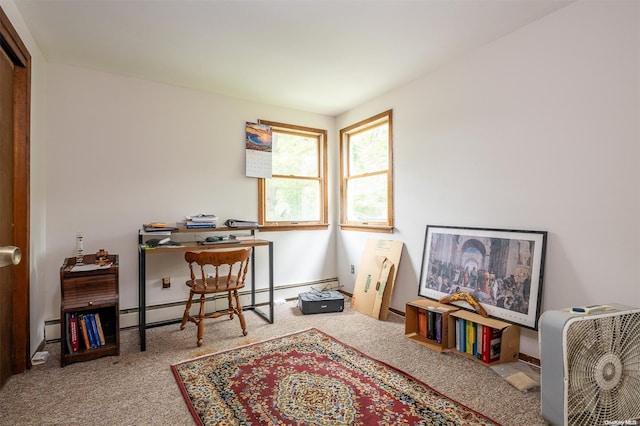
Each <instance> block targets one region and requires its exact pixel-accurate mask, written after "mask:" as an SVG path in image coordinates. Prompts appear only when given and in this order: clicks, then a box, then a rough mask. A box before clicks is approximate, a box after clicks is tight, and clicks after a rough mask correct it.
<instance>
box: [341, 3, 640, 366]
mask: <svg viewBox="0 0 640 426" xmlns="http://www.w3.org/2000/svg"><path fill="white" fill-rule="evenodd" d="M639 55H640V3H637V2H614V1H607V2H592V1H582V2H578V3H575V4H572V5H570V6H568V7H566V8H564V9H561V10H560V11H558V12H556V13H554V14H552V15H549V16H547V17H545V18H543V19H541V20H539V21H537V22H534V23H532V24H530V25H528V26H526V27H524V28H522V29H520V30H518V31H516V32H514V33H512V34H510V35H508V36H506V37H504V38H502V39H500V40H498V41H496V42H493V43H491V44H488V45H486V46H484V47H482V48H480V49H477V50H476V51H474V52H473V53H471V54H469V55H466V56H464V57H462V58H459V59H458V60H456V61H454V62H452V63H450V64H448V65H447V66H444V67H442V68H440V69H439V70H437V71H435V72H433V73H431V74H429V75H426V76H424V77H423V78H421V79H419V80H417V81H414V82H412V83H410V84H407V85H406V86H404V87H401V88H398V89H397V90H394V91H392V92H390V93H388V94H386V95H384V96H381V97H380V98H378V99H375V100H373V101H371V102H368V103H366V104H364V105H362V106H360V107H358V108H356V109H354V110H352V111H349V112H348V113H346V114H343V115H342V116H340V117H338V120H337V123H336V124H337V126H336V127H337V128H338V129H340V128H342V127H345V126H347V125H349V124H351V123H353V122H356V121H358V120H361V119H363V118H366V117H368V116H370V115H373V114H375V113H378V112H381V111H384V110H386V109H389V108H393V114H394V115H393V118H394V123H393V124H394V176H395V186H394V195H395V220H396V232H395V233H394V234H393V235H391V236H386V238H392V239H398V240H401V241H404V242H405V244H406V245H405V251H404V253H403V258H402V260H401V266H400V269H399V272H398V277H397V281H396V285H395V289H394V295H393V298H392V302H391V306H392V307H393V308H396V309H399V310H402V311H404V304H405V303H406V302H407V301H409V300H412V299H415V298H417V294H418V279H419V277H418V276H419V274H420V267H421V262H422V255H423V243H424V234H425V228H426V225H428V224H432V225H461V226H473V227H489V228H508V229H532V230H545V231H548V233H549V234H548V242H547V254H546V263H545V273H544V286H543V302H542V308H543V310H547V309H560V308H564V307H568V306H575V305H584V304H595V303H606V302H614V301H617V302H620V303H625V304H629V305H632V306H640V286H639V285H638V280H637V267H638V265H639V264H640V262H639V261H640V246H639V245H638V240H639V239H640V228H639V225H638V218H640V189H639V185H640V167H639V166H640V125H639V122H640V56H639ZM417 182H419V183H420V184H419V185H417V184H416V183H417ZM367 237H371V238H385V236H384V235H382V234H359V233H354V232H342V233H340V234H339V237H338V249H337V253H338V276H339V280H340V282H341V284H344V285H345V286H346V288H347V290H349V289H353V283H354V277H355V276H354V275H351V274H350V273H349V265H350V264H352V263H355V264H358V262H359V258H360V253H361V251H362V248H363V247H364V239H365V238H367ZM520 349H521V352H523V353H525V354H529V355H532V356H536V357H537V356H539V351H538V342H537V334H536V333H535V332H534V331H531V330H523V335H522V339H521V347H520Z"/></svg>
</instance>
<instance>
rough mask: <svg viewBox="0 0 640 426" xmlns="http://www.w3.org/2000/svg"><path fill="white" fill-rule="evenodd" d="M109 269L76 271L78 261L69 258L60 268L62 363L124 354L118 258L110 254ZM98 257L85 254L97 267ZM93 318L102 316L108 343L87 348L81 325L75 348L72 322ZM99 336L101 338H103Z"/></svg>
mask: <svg viewBox="0 0 640 426" xmlns="http://www.w3.org/2000/svg"><path fill="white" fill-rule="evenodd" d="M109 260H110V261H111V265H110V266H109V267H108V268H103V269H94V270H86V271H73V267H74V266H75V265H76V258H75V257H71V258H67V259H65V261H64V264H63V265H62V267H61V268H60V292H61V297H60V324H61V330H60V342H61V345H62V347H61V357H60V364H61V366H62V367H64V366H65V365H67V364H71V363H73V362H82V361H89V360H92V359H96V358H100V357H103V356H110V355H120V315H119V312H120V305H119V289H118V285H119V284H118V255H109ZM95 261H96V257H95V255H85V256H84V257H83V263H84V264H85V265H93V264H95ZM91 315H93V316H94V318H95V317H99V323H100V325H101V328H102V335H103V337H104V344H101V345H99V346H98V347H87V345H86V344H85V343H84V339H83V333H82V330H81V328H80V326H79V324H78V328H77V331H78V341H79V348H78V349H77V350H73V349H72V345H71V340H70V333H71V330H70V327H69V323H70V321H72V318H73V317H74V316H75V318H76V321H77V320H78V319H79V318H81V317H83V318H87V316H91ZM99 334H100V333H98V339H99V337H100V336H99Z"/></svg>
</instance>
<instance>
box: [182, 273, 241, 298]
mask: <svg viewBox="0 0 640 426" xmlns="http://www.w3.org/2000/svg"><path fill="white" fill-rule="evenodd" d="M195 282H196V284H195V285H193V280H188V281H187V282H186V283H185V284H186V285H187V286H188V287H190V288H191V290H192V291H193V292H194V293H199V294H200V293H204V294H213V293H225V292H227V291H233V290H239V289H241V288H244V283H239V282H238V277H236V276H232V277H231V279H230V280H228V282H227V277H220V279H219V281H218V286H217V287H216V283H215V279H214V278H207V286H206V287H205V286H203V285H202V280H201V279H199V278H198V279H196V280H195Z"/></svg>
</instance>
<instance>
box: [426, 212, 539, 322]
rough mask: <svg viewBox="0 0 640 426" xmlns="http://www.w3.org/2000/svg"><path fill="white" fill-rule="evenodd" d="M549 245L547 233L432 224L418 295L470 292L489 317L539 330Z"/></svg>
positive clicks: (465, 305)
mask: <svg viewBox="0 0 640 426" xmlns="http://www.w3.org/2000/svg"><path fill="white" fill-rule="evenodd" d="M546 243H547V233H546V231H518V230H507V229H490V228H467V227H458V226H433V225H427V229H426V234H425V239H424V252H423V256H422V266H421V268H420V282H419V288H418V294H419V295H420V296H422V297H427V298H429V299H434V300H439V299H441V298H443V297H445V296H447V295H448V294H453V293H456V292H459V291H462V292H468V293H470V294H471V295H472V296H473V297H474V298H475V299H476V300H477V301H478V302H480V303H481V304H482V306H483V307H484V308H485V310H486V311H487V313H488V314H489V316H491V317H494V318H499V319H501V320H504V321H507V322H510V323H513V324H517V325H521V326H523V327H526V328H530V329H533V330H537V329H538V318H539V316H540V304H541V297H542V282H543V280H542V277H543V272H544V256H545V249H546ZM454 304H456V305H458V306H460V307H462V308H465V309H471V310H472V308H471V306H470V305H469V304H468V303H467V302H464V301H459V302H454Z"/></svg>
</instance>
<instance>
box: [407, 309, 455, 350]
mask: <svg viewBox="0 0 640 426" xmlns="http://www.w3.org/2000/svg"><path fill="white" fill-rule="evenodd" d="M458 309H459V308H457V307H455V306H451V305H443V304H442V303H438V302H436V301H433V300H429V299H418V300H414V301H412V302H409V303H407V304H406V310H405V322H404V333H405V337H407V338H408V339H409V340H413V341H414V342H416V343H419V344H421V345H423V346H426V347H428V348H429V349H432V350H434V351H438V352H442V351H445V350H447V349H448V348H449V341H450V340H451V339H453V338H454V337H455V336H454V334H453V333H454V330H452V329H451V327H450V324H451V322H450V321H449V316H450V315H451V313H452V312H455V311H457V310H458ZM428 311H431V312H438V313H439V314H440V315H442V318H441V319H442V322H441V331H440V332H441V340H440V341H439V342H438V340H437V339H436V338H430V337H429V333H428V331H427V328H428V322H424V321H426V317H425V318H421V317H422V315H427V312H428ZM421 322H423V324H422V325H421Z"/></svg>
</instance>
